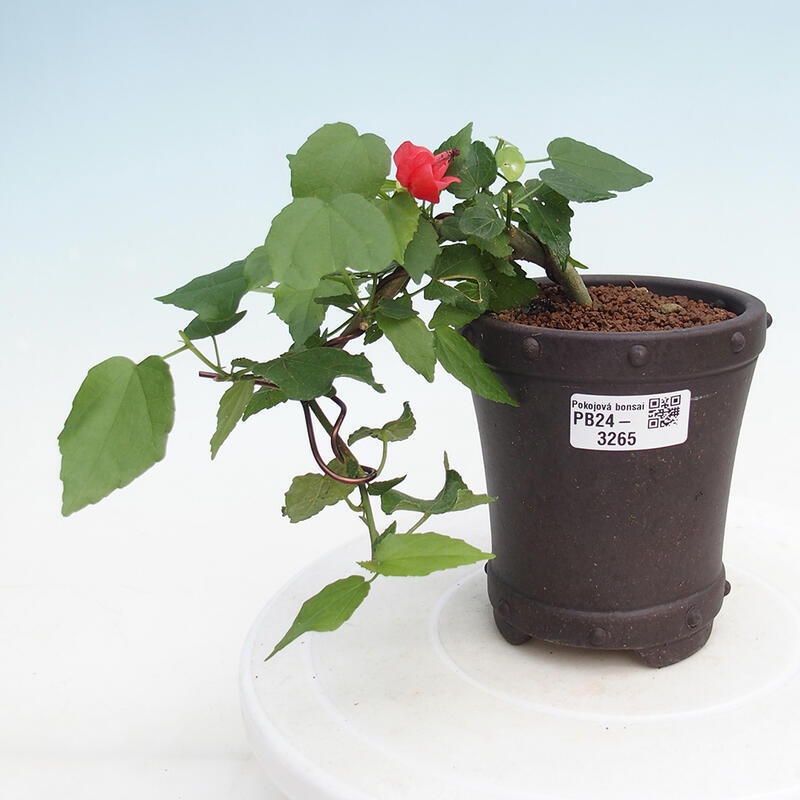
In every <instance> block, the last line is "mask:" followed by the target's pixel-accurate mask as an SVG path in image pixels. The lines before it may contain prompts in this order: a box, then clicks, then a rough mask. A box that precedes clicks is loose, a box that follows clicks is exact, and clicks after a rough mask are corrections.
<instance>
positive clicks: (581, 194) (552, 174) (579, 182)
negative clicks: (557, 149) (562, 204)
mask: <svg viewBox="0 0 800 800" xmlns="http://www.w3.org/2000/svg"><path fill="white" fill-rule="evenodd" d="M539 178H540V179H541V180H542V181H544V182H545V183H546V184H547V185H548V186H549V187H550V188H551V189H553V190H554V191H556V192H558V193H559V194H560V195H563V196H564V197H565V198H566V199H567V200H574V201H575V202H576V203H595V202H597V201H598V200H608V199H610V198H612V197H616V195H615V194H614V193H613V192H609V191H608V190H606V189H598V188H597V187H596V186H592V184H590V183H587V182H586V181H585V180H583V178H580V177H578V176H577V175H573V173H571V172H567V171H566V170H562V169H551V168H550V167H548V168H547V169H543V170H542V171H541V172H540V173H539Z"/></svg>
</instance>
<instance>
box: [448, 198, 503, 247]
mask: <svg viewBox="0 0 800 800" xmlns="http://www.w3.org/2000/svg"><path fill="white" fill-rule="evenodd" d="M458 224H459V226H460V228H461V230H462V231H463V232H464V233H465V234H466V235H467V236H477V237H478V238H480V239H487V240H488V239H493V238H494V237H495V236H497V235H499V234H501V233H502V232H503V230H505V227H506V224H505V221H504V220H503V219H502V218H501V217H500V216H499V215H498V213H497V208H495V205H494V203H493V202H492V200H491V198H490V197H489V195H487V194H479V195H476V197H475V204H474V205H472V206H469V207H467V208H465V209H464V210H463V211H462V212H461V214H460V215H459V218H458Z"/></svg>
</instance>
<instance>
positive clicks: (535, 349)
mask: <svg viewBox="0 0 800 800" xmlns="http://www.w3.org/2000/svg"><path fill="white" fill-rule="evenodd" d="M541 354H542V347H541V345H540V344H539V340H538V339H537V338H536V337H535V336H528V337H527V338H526V339H523V341H522V355H523V356H524V357H525V358H526V359H528V361H536V359H537V358H539V356H540V355H541Z"/></svg>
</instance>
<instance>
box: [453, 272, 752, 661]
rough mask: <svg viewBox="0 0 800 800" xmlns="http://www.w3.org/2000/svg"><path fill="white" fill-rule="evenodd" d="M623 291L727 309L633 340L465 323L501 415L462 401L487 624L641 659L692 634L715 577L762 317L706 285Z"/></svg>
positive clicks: (683, 644)
mask: <svg viewBox="0 0 800 800" xmlns="http://www.w3.org/2000/svg"><path fill="white" fill-rule="evenodd" d="M608 283H613V284H626V285H631V284H634V285H636V286H644V287H646V288H648V289H649V290H650V291H651V292H656V293H658V294H662V295H686V296H688V297H691V298H695V299H700V300H705V301H707V302H710V303H713V304H715V305H722V306H723V307H725V308H727V309H729V310H730V311H733V312H734V313H735V314H736V315H737V316H736V317H735V318H733V319H729V320H725V321H722V322H716V323H712V324H710V325H703V326H699V327H694V328H683V329H676V330H669V331H655V332H643V333H611V332H608V333H598V332H582V331H565V330H556V329H552V328H543V327H532V326H529V325H523V324H518V323H509V322H504V321H502V320H499V319H497V318H496V317H493V316H492V315H484V316H483V317H481V318H479V319H477V320H475V321H474V322H472V323H470V324H469V325H468V326H467V327H466V328H465V330H464V335H465V337H466V338H467V339H468V341H470V342H471V343H472V344H473V345H474V346H475V347H476V348H477V349H478V350H479V351H480V353H481V355H482V357H483V359H484V360H485V361H486V362H487V363H488V364H489V366H490V367H491V368H492V370H493V371H494V373H495V374H496V375H497V377H498V378H499V379H500V381H501V382H502V383H503V384H504V385H505V387H506V388H507V389H508V391H509V393H510V394H511V396H512V397H514V398H515V399H516V400H517V401H518V402H519V406H518V407H511V406H508V405H503V404H499V403H495V402H492V401H489V400H485V399H484V398H481V397H478V396H474V398H473V399H474V404H475V411H476V415H477V420H478V428H479V432H480V439H481V447H482V450H483V460H484V467H485V471H486V483H487V490H488V492H489V494H490V495H492V496H493V497H496V498H497V501H496V502H494V503H492V504H491V506H490V507H489V513H490V521H491V531H492V551H493V553H494V554H495V558H494V559H493V560H492V561H490V562H489V564H488V565H487V575H488V591H489V598H490V600H491V603H492V607H493V611H494V618H495V622H496V624H497V627H498V629H499V631H500V632H501V633H502V635H503V636H504V637H505V638H506V640H508V641H509V642H511V643H512V644H521V643H523V642H525V641H527V640H528V639H530V638H536V639H542V640H545V641H548V642H556V643H559V644H564V645H571V646H575V647H586V648H595V649H600V650H632V651H634V652H636V653H638V654H639V655H640V656H641V657H642V659H644V661H645V663H646V664H648V665H650V666H652V667H663V666H667V665H669V664H673V663H675V662H677V661H680V660H682V659H684V658H686V657H687V656H690V655H692V654H693V653H695V652H696V651H697V650H699V649H700V648H701V647H702V646H703V645H704V644H705V643H706V641H707V640H708V637H709V635H710V633H711V628H712V624H713V621H714V617H715V616H716V615H717V613H718V612H719V610H720V608H721V606H722V601H723V597H724V596H725V595H726V594H727V593H728V591H729V589H730V586H729V584H728V583H727V581H726V579H725V568H724V566H723V563H722V548H723V536H724V531H725V518H726V514H727V506H728V495H729V491H730V481H731V473H732V470H733V463H734V456H735V452H736V444H737V440H738V436H739V429H740V426H741V421H742V415H743V413H744V408H745V403H746V400H747V394H748V391H749V387H750V381H751V379H752V375H753V370H754V368H755V364H756V359H757V357H758V355H759V353H760V352H761V350H762V349H763V346H764V342H765V338H766V329H767V325H768V315H767V312H766V309H765V307H764V304H763V303H762V302H761V301H760V300H758V299H757V298H755V297H753V296H751V295H749V294H745V293H743V292H740V291H737V290H735V289H730V288H727V287H723V286H717V285H714V284H708V283H701V282H696V281H684V280H677V279H665V278H652V277H642V276H595V277H594V278H592V279H590V280H587V284H589V285H590V286H591V285H596V284H608Z"/></svg>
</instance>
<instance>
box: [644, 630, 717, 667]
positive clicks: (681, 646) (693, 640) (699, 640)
mask: <svg viewBox="0 0 800 800" xmlns="http://www.w3.org/2000/svg"><path fill="white" fill-rule="evenodd" d="M712 624H713V623H709V624H708V625H706V626H705V627H704V628H700V630H698V631H696V632H695V633H693V634H691V636H687V637H686V638H685V639H678V641H676V642H670V643H669V644H662V645H658V646H657V647H648V648H647V649H646V650H637V651H636V652H637V654H638V655H639V656H640V658H641V659H642V660H643V661H644V663H645V664H647V666H648V667H654V668H656V669H658V668H660V667H668V666H670V665H671V664H677V663H678V662H679V661H683V659H685V658H688V657H689V656H691V655H693V654H694V653H696V652H697V651H698V650H699V649H700V648H701V647H702V646H703V645H704V644H705V643H706V642H707V641H708V637H709V636H710V635H711V627H712Z"/></svg>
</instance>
